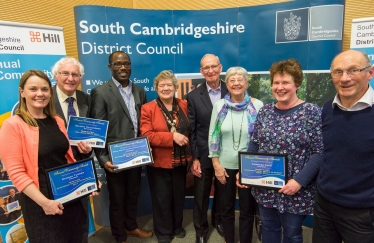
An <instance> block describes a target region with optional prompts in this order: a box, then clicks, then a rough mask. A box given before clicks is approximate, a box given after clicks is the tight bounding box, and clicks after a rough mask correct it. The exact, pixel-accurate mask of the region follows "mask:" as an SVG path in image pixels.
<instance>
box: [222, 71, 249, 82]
mask: <svg viewBox="0 0 374 243" xmlns="http://www.w3.org/2000/svg"><path fill="white" fill-rule="evenodd" d="M235 74H239V75H242V76H243V77H244V79H245V81H247V82H248V72H247V70H245V69H244V68H242V67H231V68H229V69H227V71H226V77H225V82H226V83H227V80H228V79H229V78H230V77H231V76H233V75H235Z"/></svg>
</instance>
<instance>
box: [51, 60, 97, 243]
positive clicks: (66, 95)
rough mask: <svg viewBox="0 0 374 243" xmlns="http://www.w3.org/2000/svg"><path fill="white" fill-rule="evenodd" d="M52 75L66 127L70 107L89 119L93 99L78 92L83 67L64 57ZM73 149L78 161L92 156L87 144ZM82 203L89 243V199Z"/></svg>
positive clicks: (55, 99)
mask: <svg viewBox="0 0 374 243" xmlns="http://www.w3.org/2000/svg"><path fill="white" fill-rule="evenodd" d="M52 74H53V76H54V79H55V80H56V82H57V84H56V85H55V86H53V88H52V90H53V94H55V95H54V103H55V108H56V113H57V114H58V115H59V116H60V117H61V118H63V119H64V121H65V126H66V125H67V123H68V121H69V115H71V114H69V111H68V110H69V105H73V107H74V112H75V115H76V116H81V117H88V115H89V106H90V100H91V98H90V96H89V95H87V94H86V93H84V92H82V91H80V90H77V88H78V86H79V85H80V84H81V80H82V77H83V75H84V67H83V65H82V64H81V63H80V62H79V61H78V60H77V59H75V58H73V57H63V58H61V59H60V60H59V61H57V62H56V63H55V65H54V66H53V68H52ZM69 99H71V102H72V103H71V104H70V103H69V102H68V100H69ZM70 110H71V109H70ZM70 113H71V112H70ZM72 148H73V153H74V158H75V160H77V161H79V160H82V159H86V158H89V157H90V156H91V154H92V148H91V147H90V146H89V145H88V143H87V142H79V143H78V146H72ZM81 201H82V205H83V208H84V210H85V211H86V216H87V217H86V223H85V225H83V226H82V227H84V234H83V235H82V243H86V242H88V197H85V198H82V200H81Z"/></svg>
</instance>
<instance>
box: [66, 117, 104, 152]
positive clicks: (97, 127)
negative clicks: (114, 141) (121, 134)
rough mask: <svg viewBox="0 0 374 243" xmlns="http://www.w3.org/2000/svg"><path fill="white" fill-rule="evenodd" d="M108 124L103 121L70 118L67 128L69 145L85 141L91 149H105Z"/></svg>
mask: <svg viewBox="0 0 374 243" xmlns="http://www.w3.org/2000/svg"><path fill="white" fill-rule="evenodd" d="M108 124H109V122H108V121H105V120H99V119H92V118H87V117H79V116H70V117H69V122H68V126H67V133H68V136H69V141H70V145H77V144H78V143H79V142H80V141H85V142H88V144H89V145H90V147H92V148H105V141H106V134H107V131H108Z"/></svg>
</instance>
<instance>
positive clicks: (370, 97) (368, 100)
mask: <svg viewBox="0 0 374 243" xmlns="http://www.w3.org/2000/svg"><path fill="white" fill-rule="evenodd" d="M373 104H374V90H373V88H372V87H371V86H370V85H369V88H368V90H366V92H365V94H364V95H363V96H362V97H361V98H360V99H359V100H358V101H357V102H356V103H355V104H354V105H353V106H352V107H350V108H347V107H345V106H343V105H342V103H341V102H340V98H339V95H338V94H336V95H335V97H334V100H333V101H332V108H334V107H335V105H337V106H338V107H339V108H340V109H342V110H348V111H349V110H350V111H354V110H361V109H364V108H367V107H370V106H372V105H373Z"/></svg>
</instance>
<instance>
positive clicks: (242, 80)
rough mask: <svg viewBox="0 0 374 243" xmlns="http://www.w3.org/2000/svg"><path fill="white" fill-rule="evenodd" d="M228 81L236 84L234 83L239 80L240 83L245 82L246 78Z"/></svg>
mask: <svg viewBox="0 0 374 243" xmlns="http://www.w3.org/2000/svg"><path fill="white" fill-rule="evenodd" d="M228 82H229V83H230V84H234V83H236V82H238V83H239V84H243V83H244V82H245V79H244V78H238V79H234V78H233V79H230V80H228Z"/></svg>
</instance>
